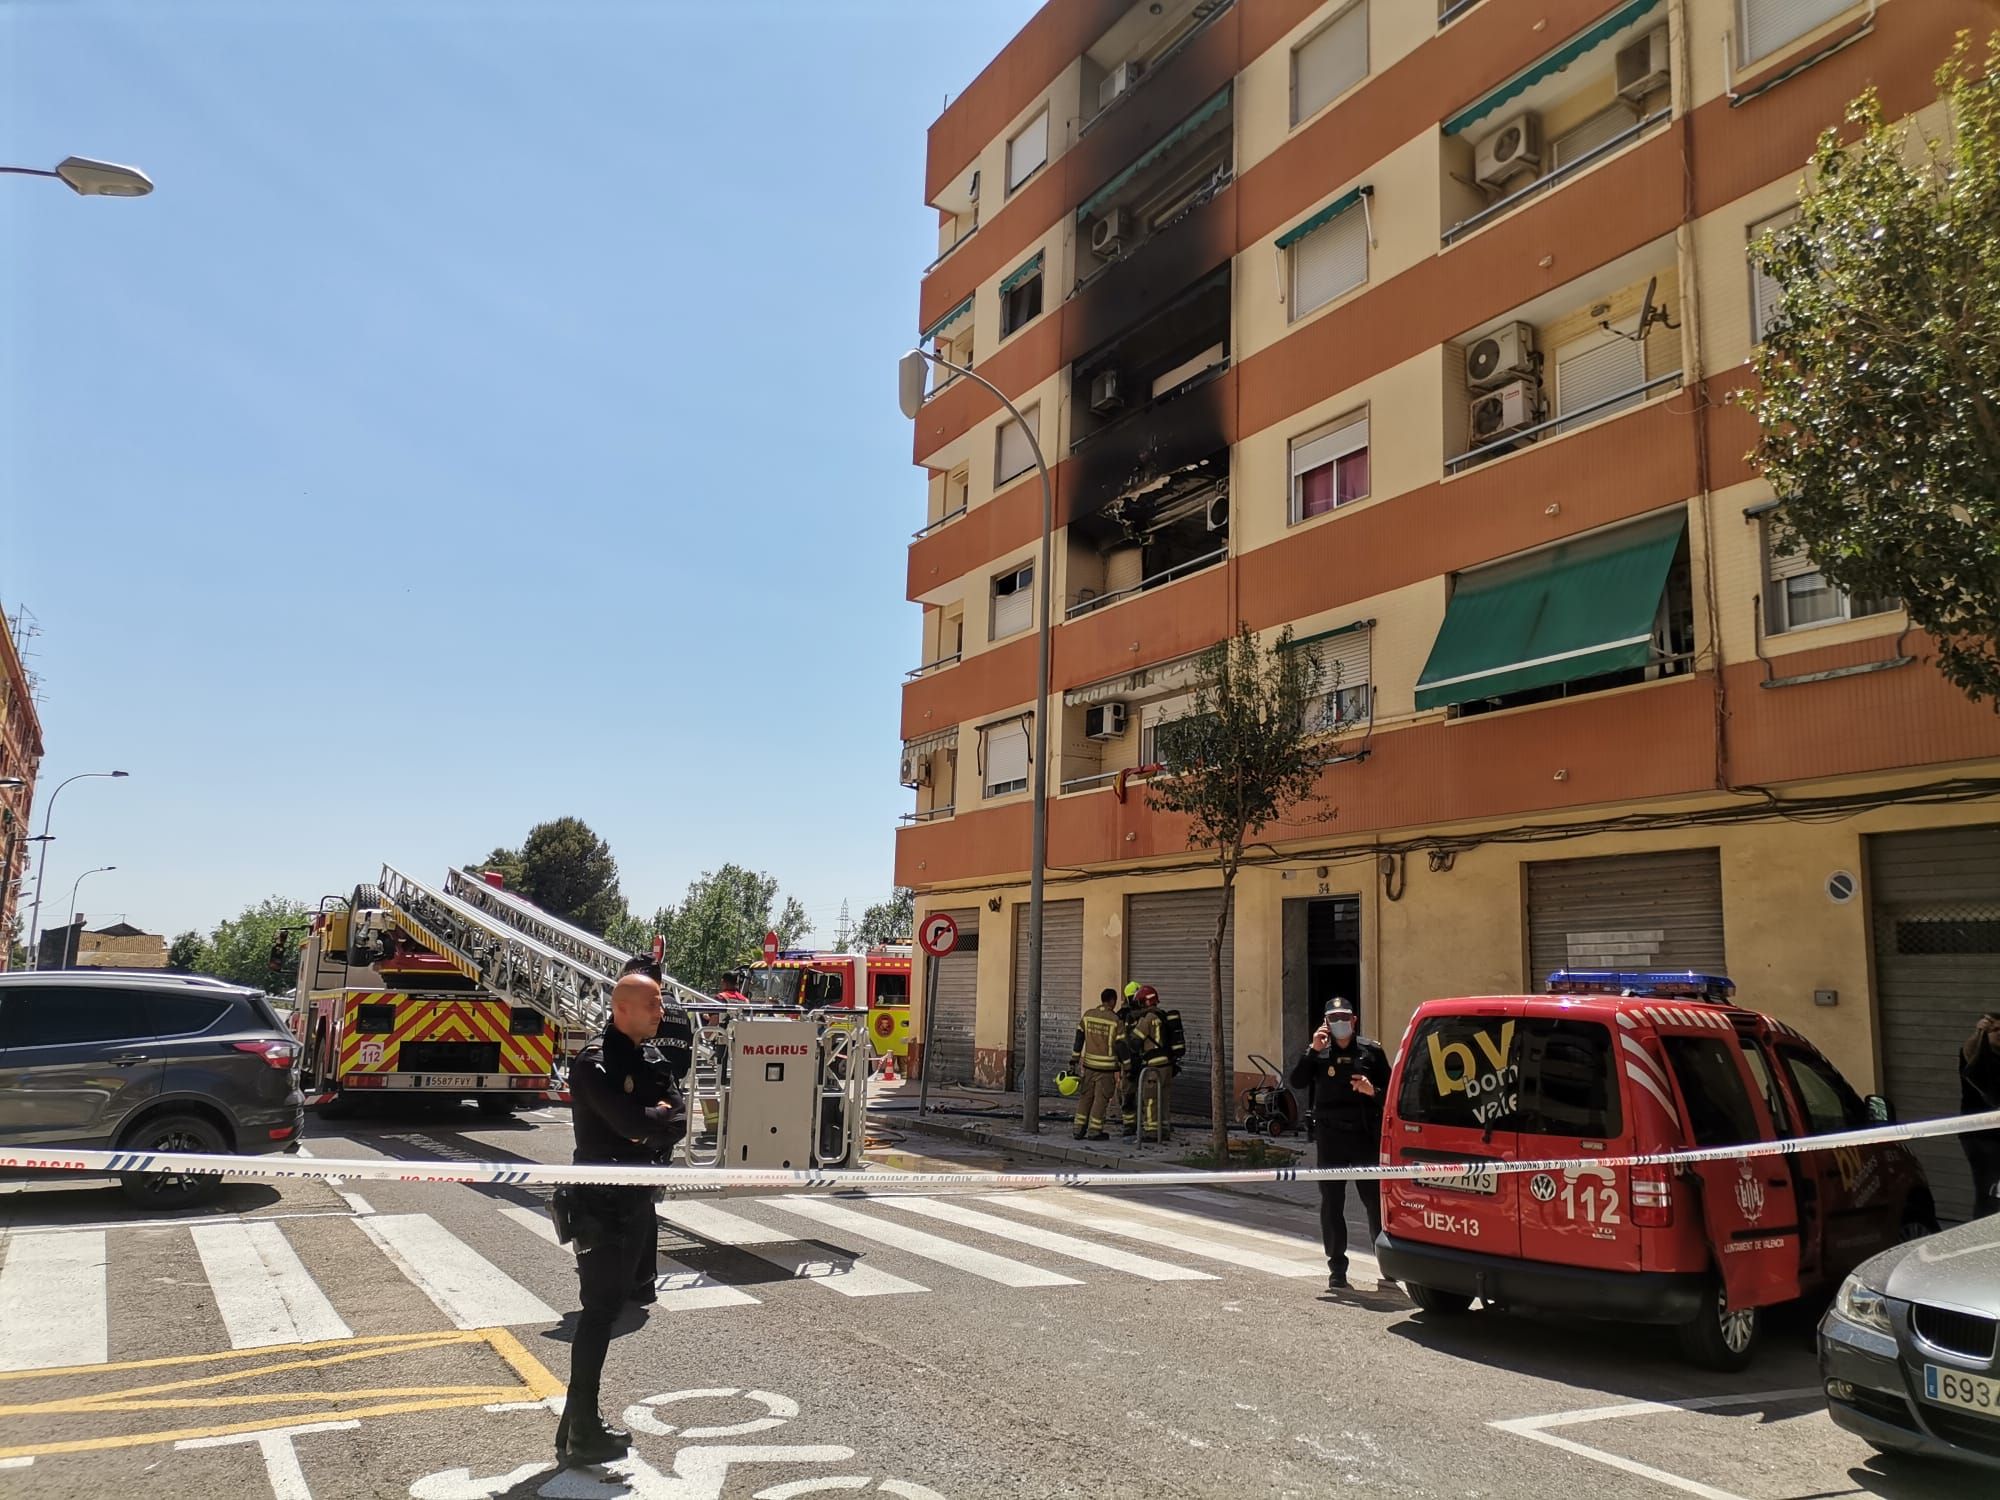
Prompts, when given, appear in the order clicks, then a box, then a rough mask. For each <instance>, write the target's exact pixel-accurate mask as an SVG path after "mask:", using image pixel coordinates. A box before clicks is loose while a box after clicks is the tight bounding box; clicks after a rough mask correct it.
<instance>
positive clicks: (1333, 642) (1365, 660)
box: [1293, 626, 1375, 734]
mask: <svg viewBox="0 0 2000 1500" xmlns="http://www.w3.org/2000/svg"><path fill="white" fill-rule="evenodd" d="M1369 635H1370V632H1369V630H1368V629H1367V627H1366V626H1362V627H1360V628H1358V629H1354V628H1351V629H1347V630H1340V631H1336V632H1334V633H1332V634H1330V635H1325V636H1322V637H1320V638H1318V639H1317V640H1304V641H1300V642H1298V643H1296V644H1295V645H1294V647H1293V649H1294V650H1297V651H1305V652H1308V653H1310V655H1311V657H1312V664H1313V670H1314V674H1315V676H1314V684H1315V688H1314V690H1315V693H1316V696H1315V698H1314V699H1313V701H1312V702H1311V703H1309V704H1308V705H1307V706H1306V725H1305V727H1306V733H1308V734H1339V733H1343V732H1345V731H1346V730H1349V729H1352V728H1354V727H1355V726H1356V725H1357V724H1365V723H1367V722H1368V721H1369V720H1370V719H1371V718H1373V717H1374V706H1375V693H1374V689H1373V688H1372V687H1370V686H1369V682H1368V675H1369V673H1368V669H1369Z"/></svg>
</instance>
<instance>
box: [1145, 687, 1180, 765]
mask: <svg viewBox="0 0 2000 1500" xmlns="http://www.w3.org/2000/svg"><path fill="white" fill-rule="evenodd" d="M1193 706H1194V697H1193V695H1192V694H1190V693H1182V694H1181V695H1180V696H1179V697H1178V698H1168V699H1166V700H1164V701H1163V702H1160V703H1148V704H1144V705H1142V706H1141V707H1140V709H1139V764H1140V765H1142V766H1157V765H1163V764H1165V763H1166V760H1167V758H1168V757H1169V756H1170V755H1171V754H1172V751H1173V735H1172V734H1171V733H1169V734H1168V735H1167V736H1166V737H1165V743H1164V744H1163V743H1162V742H1161V735H1160V730H1161V728H1162V727H1163V726H1165V725H1168V724H1171V723H1173V722H1174V720H1176V719H1184V718H1186V717H1187V715H1188V711H1189V710H1190V709H1191V708H1193Z"/></svg>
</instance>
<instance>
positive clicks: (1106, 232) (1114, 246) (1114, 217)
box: [1090, 208, 1131, 260]
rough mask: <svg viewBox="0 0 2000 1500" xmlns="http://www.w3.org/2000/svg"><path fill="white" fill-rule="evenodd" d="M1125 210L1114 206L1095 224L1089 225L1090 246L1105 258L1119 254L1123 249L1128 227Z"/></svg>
mask: <svg viewBox="0 0 2000 1500" xmlns="http://www.w3.org/2000/svg"><path fill="white" fill-rule="evenodd" d="M1130 227H1131V226H1130V223H1129V222H1128V221H1127V219H1126V217H1125V210H1124V209H1122V208H1114V209H1112V210H1111V212H1109V213H1107V214H1106V215H1105V216H1104V217H1103V218H1101V219H1099V220H1098V221H1097V222H1096V223H1095V224H1093V225H1091V226H1090V248H1091V250H1092V251H1093V252H1095V253H1096V254H1098V255H1102V256H1104V257H1105V258H1106V259H1107V260H1108V259H1111V258H1113V257H1115V256H1118V255H1121V254H1123V253H1124V250H1125V231H1126V230H1127V229H1128V228H1130Z"/></svg>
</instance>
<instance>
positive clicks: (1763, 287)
mask: <svg viewBox="0 0 2000 1500" xmlns="http://www.w3.org/2000/svg"><path fill="white" fill-rule="evenodd" d="M1798 216H1799V211H1798V210H1797V209H1796V208H1788V209H1786V210H1785V211H1784V212H1783V213H1777V214H1772V215H1771V217H1770V218H1768V219H1760V220H1759V221H1758V222H1757V223H1755V224H1752V225H1751V226H1750V232H1749V236H1748V238H1749V240H1750V242H1751V243H1753V244H1754V243H1755V242H1756V241H1758V240H1760V239H1762V238H1763V237H1764V236H1765V235H1767V234H1769V233H1771V231H1772V230H1774V229H1783V228H1784V227H1785V226H1786V225H1787V224H1789V223H1791V222H1792V221H1793V220H1794V219H1796V218H1798ZM1778 292H1779V287H1778V282H1777V279H1776V278H1775V277H1771V276H1766V275H1765V274H1764V271H1763V268H1762V267H1760V266H1759V265H1758V264H1757V262H1756V261H1755V260H1754V259H1753V260H1752V261H1751V262H1750V341H1751V342H1752V343H1753V344H1761V343H1763V342H1764V331H1765V330H1766V329H1767V328H1769V327H1770V326H1771V317H1772V314H1774V313H1776V312H1777V310H1778Z"/></svg>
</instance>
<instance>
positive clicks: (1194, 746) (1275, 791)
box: [1133, 624, 1324, 1161]
mask: <svg viewBox="0 0 2000 1500" xmlns="http://www.w3.org/2000/svg"><path fill="white" fill-rule="evenodd" d="M1196 674H1197V676H1198V678H1199V679H1200V683H1201V685H1200V686H1199V687H1197V688H1196V689H1195V690H1194V692H1193V693H1192V695H1191V696H1190V702H1189V706H1188V711H1187V713H1185V714H1183V715H1182V716H1181V717H1179V718H1177V719H1172V720H1169V721H1167V722H1166V723H1163V724H1162V725H1160V727H1159V729H1158V731H1157V732H1156V733H1157V740H1156V744H1157V746H1158V753H1159V758H1160V760H1161V762H1162V763H1163V764H1164V765H1165V766H1166V767H1167V768H1168V770H1167V771H1166V772H1165V774H1163V775H1161V776H1160V777H1158V778H1157V779H1155V780H1154V781H1153V782H1152V783H1151V784H1150V785H1149V786H1148V788H1147V793H1146V795H1147V800H1148V801H1149V802H1150V803H1151V805H1152V806H1153V808H1154V809H1155V810H1156V811H1159V812H1168V813H1178V814H1180V815H1181V816H1182V817H1184V818H1186V819H1187V820H1188V846H1189V847H1190V848H1194V849H1212V850H1214V851H1215V858H1216V864H1217V867H1218V868H1219V869H1220V870H1221V873H1222V889H1221V891H1220V894H1219V896H1218V899H1217V902H1216V917H1215V930H1214V931H1213V932H1212V933H1210V934H1209V939H1208V986H1209V1005H1210V1023H1211V1032H1210V1043H1211V1046H1212V1048H1213V1056H1214V1064H1213V1067H1212V1068H1211V1070H1210V1085H1209V1109H1210V1118H1211V1122H1212V1126H1213V1129H1214V1150H1215V1159H1216V1160H1217V1161H1226V1160H1228V1145H1229V1103H1230V1093H1231V1084H1232V1081H1233V1080H1232V1077H1231V1074H1232V1059H1231V1057H1230V1055H1229V1053H1228V1050H1227V1048H1226V1047H1225V1045H1224V1041H1223V1028H1222V1022H1223V1015H1224V1011H1223V1007H1224V1005H1225V1004H1226V1003H1228V999H1227V997H1225V996H1224V995H1223V993H1222V942H1223V937H1224V934H1225V933H1227V931H1228V930H1229V912H1230V907H1231V905H1232V903H1233V901H1234V899H1235V892H1236V876H1237V872H1238V871H1239V870H1241V869H1242V867H1243V855H1244V851H1245V849H1246V848H1247V847H1248V845H1249V843H1250V841H1251V840H1253V839H1254V838H1256V837H1257V835H1258V834H1260V833H1262V832H1263V830H1264V829H1265V828H1266V827H1267V826H1269V825H1270V824H1272V823H1274V822H1277V821H1278V820H1280V819H1281V818H1283V819H1288V820H1290V819H1296V816H1297V814H1296V811H1295V810H1296V809H1297V808H1298V807H1299V806H1300V805H1301V804H1304V803H1306V802H1308V801H1310V800H1311V799H1312V798H1313V796H1314V795H1315V788H1316V786H1317V784H1318V781H1319V775H1320V770H1321V767H1322V764H1323V760H1324V753H1323V752H1322V751H1320V750H1319V749H1317V748H1316V737H1315V735H1314V734H1313V732H1312V730H1311V728H1310V727H1309V721H1308V714H1309V711H1310V710H1311V708H1312V706H1313V702H1314V698H1315V695H1316V693H1317V690H1318V671H1317V668H1316V667H1315V665H1314V662H1313V659H1312V657H1311V656H1310V654H1308V653H1307V652H1304V651H1297V650H1294V649H1293V648H1292V632H1291V628H1290V627H1289V626H1287V627H1286V628H1285V629H1284V630H1282V631H1280V632H1279V633H1278V635H1277V636H1276V637H1275V638H1274V639H1273V640H1272V641H1271V642H1270V644H1269V645H1265V644H1263V643H1261V642H1260V641H1259V640H1258V638H1257V637H1256V635H1255V634H1253V633H1252V631H1251V630H1250V627H1249V626H1248V625H1247V624H1239V625H1238V626H1237V627H1236V635H1235V637H1234V638H1233V639H1230V640H1225V641H1221V642H1218V643H1217V644H1216V645H1214V646H1211V647H1210V648H1209V649H1208V650H1207V651H1205V652H1203V653H1202V655H1201V658H1200V660H1199V663H1198V665H1197V667H1196ZM1133 977H1134V978H1136V979H1139V980H1141V981H1143V980H1144V979H1145V975H1143V974H1139V975H1134V976H1133Z"/></svg>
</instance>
